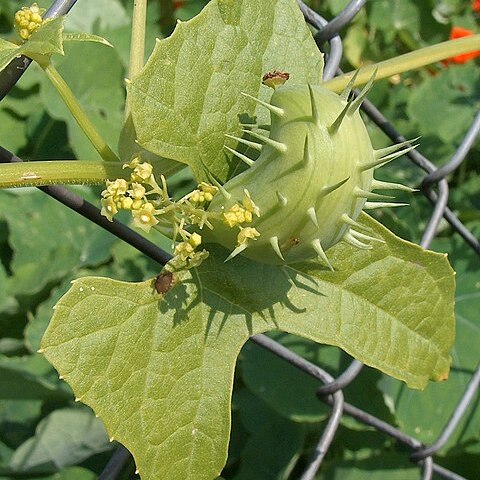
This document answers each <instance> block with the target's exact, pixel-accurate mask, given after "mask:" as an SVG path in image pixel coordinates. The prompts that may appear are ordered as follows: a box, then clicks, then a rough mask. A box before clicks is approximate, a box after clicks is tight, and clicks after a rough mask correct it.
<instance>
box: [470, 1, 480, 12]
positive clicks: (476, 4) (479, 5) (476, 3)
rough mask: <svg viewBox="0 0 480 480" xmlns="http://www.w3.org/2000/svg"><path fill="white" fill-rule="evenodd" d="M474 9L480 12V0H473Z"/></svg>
mask: <svg viewBox="0 0 480 480" xmlns="http://www.w3.org/2000/svg"><path fill="white" fill-rule="evenodd" d="M472 10H473V11H474V12H480V0H473V2H472Z"/></svg>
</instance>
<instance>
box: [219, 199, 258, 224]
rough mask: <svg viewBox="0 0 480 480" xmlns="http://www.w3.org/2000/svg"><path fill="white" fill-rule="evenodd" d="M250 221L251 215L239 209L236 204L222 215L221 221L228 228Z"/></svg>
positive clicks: (243, 209)
mask: <svg viewBox="0 0 480 480" xmlns="http://www.w3.org/2000/svg"><path fill="white" fill-rule="evenodd" d="M252 219H253V217H252V213H251V212H249V211H248V210H246V209H245V208H243V207H241V206H240V205H239V204H238V203H236V204H235V205H233V206H232V207H231V208H230V209H229V210H228V211H227V212H225V213H224V214H223V221H224V222H225V223H226V224H227V225H228V226H229V227H230V228H233V227H235V226H236V225H240V224H242V223H250V222H251V221H252Z"/></svg>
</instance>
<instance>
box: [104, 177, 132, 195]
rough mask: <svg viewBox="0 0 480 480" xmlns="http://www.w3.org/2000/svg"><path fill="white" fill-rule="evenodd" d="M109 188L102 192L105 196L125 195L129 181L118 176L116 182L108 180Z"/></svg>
mask: <svg viewBox="0 0 480 480" xmlns="http://www.w3.org/2000/svg"><path fill="white" fill-rule="evenodd" d="M106 186H107V188H106V189H105V190H104V191H103V192H102V196H103V197H105V198H106V197H108V196H112V197H115V196H117V195H125V194H126V193H127V189H128V182H127V181H126V180H124V179H123V178H117V180H115V181H114V182H111V181H110V180H107V182H106Z"/></svg>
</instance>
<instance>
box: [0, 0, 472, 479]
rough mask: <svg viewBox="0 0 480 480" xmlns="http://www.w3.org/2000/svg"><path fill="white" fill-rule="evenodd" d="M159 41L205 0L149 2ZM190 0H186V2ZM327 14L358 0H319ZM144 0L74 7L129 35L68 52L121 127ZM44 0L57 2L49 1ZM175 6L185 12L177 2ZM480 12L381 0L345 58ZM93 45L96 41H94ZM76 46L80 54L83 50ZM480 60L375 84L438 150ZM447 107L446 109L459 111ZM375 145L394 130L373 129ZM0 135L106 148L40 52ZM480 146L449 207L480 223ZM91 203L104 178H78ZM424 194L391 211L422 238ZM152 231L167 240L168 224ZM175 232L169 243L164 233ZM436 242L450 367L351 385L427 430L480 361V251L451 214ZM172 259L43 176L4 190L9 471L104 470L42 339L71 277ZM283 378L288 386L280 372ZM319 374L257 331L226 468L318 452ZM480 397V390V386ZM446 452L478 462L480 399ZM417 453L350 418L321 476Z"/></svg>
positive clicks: (86, 91)
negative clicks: (69, 107) (47, 71)
mask: <svg viewBox="0 0 480 480" xmlns="http://www.w3.org/2000/svg"><path fill="white" fill-rule="evenodd" d="M149 3H150V5H149V42H148V44H149V50H148V51H149V52H150V51H151V49H152V48H153V44H154V38H155V36H164V35H166V34H168V33H169V32H170V31H171V28H172V26H173V24H174V18H173V16H175V17H178V18H180V19H188V18H190V17H191V16H192V15H194V14H196V13H197V12H198V11H199V10H200V9H201V7H202V6H203V4H204V3H206V2H202V1H197V0H187V1H185V2H184V3H183V6H180V7H179V8H177V9H176V10H173V9H172V8H169V9H167V10H165V8H164V9H163V10H161V7H162V6H163V7H165V6H168V5H167V4H169V3H170V2H168V1H165V0H163V1H152V2H149ZM178 3H181V2H177V4H178ZM309 3H310V5H311V6H312V7H313V8H315V9H317V10H318V11H319V12H320V13H322V14H323V15H324V16H326V17H327V18H330V17H331V16H332V15H335V14H336V13H338V12H339V11H340V10H341V8H342V7H343V6H344V5H345V4H346V3H347V2H346V1H342V0H328V1H314V0H312V1H311V2H309ZM130 4H131V2H128V1H123V2H121V1H119V0H102V8H101V9H99V8H98V1H97V0H81V1H79V4H78V5H77V6H76V7H75V8H74V9H73V10H72V13H71V15H69V20H68V23H67V30H69V31H80V30H82V31H87V32H91V33H95V34H98V35H102V36H104V37H105V38H107V39H108V40H109V41H110V42H111V43H112V44H114V45H115V47H116V49H115V50H111V49H107V48H101V47H98V46H97V45H85V44H82V45H70V46H68V47H67V48H70V49H77V48H78V49H82V52H81V54H79V55H71V56H70V57H69V56H67V57H66V58H65V59H57V60H56V65H57V66H58V68H59V70H60V71H61V72H62V74H63V75H64V76H65V78H66V79H67V81H68V83H69V84H70V85H71V87H72V89H73V90H74V92H75V94H76V95H77V97H78V98H79V99H80V102H81V103H82V106H83V107H84V108H85V109H86V110H87V112H88V113H89V114H90V115H91V117H92V118H93V119H94V121H95V123H96V125H97V126H98V128H99V130H100V131H101V132H102V134H103V135H104V136H105V137H106V139H107V140H108V141H110V142H111V143H112V144H114V139H115V138H116V136H117V132H118V131H119V129H120V128H121V122H122V108H123V102H124V87H123V78H124V76H125V67H126V63H127V61H128V44H129V38H128V33H129V18H130V11H129V9H130V8H131V7H130ZM19 6H21V2H18V1H12V0H0V34H1V35H2V36H3V37H4V38H8V36H9V35H11V34H12V32H11V28H10V24H11V18H12V17H13V12H14V11H15V10H16V9H17V8H18V7H19ZM42 6H43V5H42ZM164 12H167V13H168V12H170V13H171V14H172V15H173V16H171V15H165V14H164ZM478 21H479V19H478V17H475V15H474V13H473V12H472V10H471V3H470V1H464V0H448V1H447V0H441V1H433V0H427V1H424V2H416V1H414V0H401V1H398V2H397V1H396V0H373V1H370V2H368V3H367V8H366V9H365V10H364V11H362V12H361V14H360V15H358V16H357V18H356V19H355V20H354V21H353V22H352V24H351V26H350V27H349V28H348V29H347V30H345V31H344V32H342V33H343V36H344V39H345V60H344V65H342V67H343V68H344V69H345V70H350V69H352V68H355V67H358V66H359V65H360V64H361V63H362V62H371V61H372V62H373V61H377V60H380V59H384V58H390V57H393V56H395V55H398V54H399V53H404V52H406V51H409V50H412V49H415V48H418V47H420V46H423V45H425V44H431V43H435V42H438V41H441V40H444V39H447V38H448V35H449V31H450V28H451V26H452V25H457V26H463V27H466V28H470V29H471V30H474V31H478V29H479V23H478ZM85 49H86V50H85ZM72 59H74V60H72ZM479 77H480V70H479V68H478V63H477V64H475V63H474V62H470V63H467V64H465V65H451V66H449V67H448V68H446V67H444V66H442V65H435V66H432V67H429V68H425V69H422V70H421V71H418V72H411V73H408V74H404V75H402V76H401V77H399V78H393V79H391V81H383V82H378V84H377V85H376V86H375V88H374V90H373V91H372V93H371V94H370V96H369V98H370V99H371V100H372V101H373V102H374V103H375V104H376V105H377V106H378V107H379V108H380V109H381V110H382V112H383V113H384V114H385V115H386V116H387V118H389V119H390V120H392V121H393V123H394V124H395V125H396V127H397V128H398V129H399V130H400V131H401V132H402V133H403V134H404V135H405V136H406V137H407V138H408V137H415V136H417V135H422V140H421V147H420V150H421V152H422V153H424V154H425V155H426V156H427V157H429V158H431V159H432V161H434V162H435V163H436V164H438V165H440V164H442V163H443V162H445V161H447V160H448V159H449V157H450V155H451V154H452V153H453V152H454V151H455V150H456V148H457V147H458V145H459V143H460V141H461V139H462V136H463V135H464V134H465V132H466V130H467V128H468V127H469V125H470V123H471V121H472V120H473V116H474V114H475V112H476V111H478V107H479V105H480V91H479V85H480V82H479V80H480V78H479ZM447 112H448V114H447ZM371 135H372V138H373V142H374V145H375V147H377V148H379V147H382V146H385V145H387V144H388V141H387V139H386V138H385V137H384V136H383V134H381V133H380V132H379V131H378V130H376V129H375V128H373V127H372V128H371ZM0 145H2V146H4V147H5V148H8V149H9V150H11V151H14V152H15V153H17V154H19V155H20V156H21V157H22V158H24V159H25V160H29V159H32V160H33V159H34V160H38V159H58V158H72V159H73V158H82V159H94V158H97V156H96V155H97V154H96V152H95V151H94V150H93V149H92V147H91V146H90V145H89V144H88V142H87V140H86V139H85V138H84V136H83V133H82V132H80V131H79V130H78V128H77V127H76V125H75V123H74V121H73V120H72V119H71V117H70V115H69V114H68V112H67V111H66V110H65V108H64V107H63V105H62V104H61V101H60V99H59V98H58V96H57V94H56V92H55V91H54V90H53V89H52V87H50V85H49V84H48V81H47V79H44V78H43V77H42V75H41V72H40V71H39V69H37V68H36V67H35V66H32V67H31V68H30V69H29V71H28V72H27V74H26V75H24V77H23V78H22V80H21V81H20V82H19V84H18V85H17V86H16V87H15V89H14V90H13V91H12V92H11V94H10V95H9V96H8V97H7V98H6V99H5V100H4V101H2V102H1V103H0ZM479 152H480V148H479V145H478V144H477V146H476V147H475V148H474V149H473V150H472V152H471V154H470V156H469V160H468V161H467V162H464V164H463V165H462V167H461V168H460V169H459V170H458V171H457V172H455V174H454V175H453V176H452V178H451V183H450V185H451V188H452V193H451V202H450V204H451V206H452V208H453V209H454V210H455V211H456V212H457V214H458V215H459V217H460V219H461V220H462V221H464V222H465V223H466V224H467V226H468V227H469V228H470V229H471V230H473V231H474V233H476V234H477V236H478V234H479V233H480V228H479V225H480V210H479V208H480V205H479V203H478V202H479V199H480V195H479V194H480V182H478V176H477V175H478V173H479V170H480V162H479ZM381 175H383V178H382V179H385V180H397V181H402V182H404V183H407V184H410V185H412V186H416V185H418V182H419V179H420V178H421V177H420V172H419V170H418V169H417V168H416V167H413V166H412V165H411V164H410V163H409V162H408V161H407V160H402V161H397V162H395V163H394V164H393V165H391V166H389V167H387V168H385V169H382V170H381ZM191 186H192V180H191V176H190V175H189V173H188V172H187V171H183V172H181V173H180V174H177V175H176V177H175V178H174V179H173V183H172V190H174V191H175V192H176V194H177V195H180V194H181V192H182V191H185V189H187V188H188V189H189V188H190V187H191ZM77 190H78V191H79V193H80V194H81V195H83V196H85V197H87V198H89V199H90V200H92V201H93V202H96V201H97V199H98V189H87V188H78V189H77ZM408 200H409V201H410V202H411V204H412V206H411V208H407V209H397V210H395V211H393V212H392V211H389V212H384V213H381V214H379V215H380V216H381V217H382V218H381V220H382V222H383V223H384V224H386V225H387V226H388V227H389V228H390V229H391V230H392V231H394V232H396V233H397V234H398V235H400V236H402V237H403V238H407V239H410V240H412V241H415V242H418V241H419V240H420V238H421V235H422V232H423V228H424V227H425V225H426V222H427V220H428V218H429V213H430V206H429V204H428V203H427V201H426V200H424V199H423V198H422V196H421V195H418V196H414V197H413V198H409V199H408ZM154 241H158V243H161V244H163V245H165V244H164V240H163V239H161V238H160V237H159V238H158V239H155V238H154ZM162 242H163V243H162ZM433 247H434V249H436V250H438V251H442V252H448V253H449V256H450V261H451V262H452V264H453V266H454V268H455V270H456V271H457V307H456V309H457V321H458V326H457V329H458V330H457V340H456V345H455V349H454V351H453V368H452V372H451V376H450V379H449V380H448V382H446V383H443V384H432V385H429V387H428V388H427V389H426V390H425V391H422V392H417V391H411V390H409V389H408V388H407V387H406V386H404V385H403V384H401V383H400V382H398V381H396V380H393V379H391V378H389V377H386V376H383V375H381V374H380V373H378V372H377V371H374V370H371V369H368V368H365V369H364V371H362V373H361V374H360V376H359V377H358V378H357V379H356V380H355V382H354V383H353V384H352V385H351V386H349V387H348V388H347V389H346V392H345V393H346V397H347V400H348V401H350V402H352V403H353V404H355V405H357V406H360V407H364V408H365V409H366V410H367V411H369V412H370V413H373V414H375V415H376V416H378V417H380V418H382V419H384V420H386V421H388V422H390V423H392V424H395V425H398V426H399V427H400V428H401V429H402V430H404V431H406V432H407V433H409V434H412V435H415V436H416V437H417V438H419V439H420V440H422V441H424V442H426V443H428V442H431V441H433V440H434V439H435V438H436V435H438V433H439V432H440V430H441V428H442V426H443V424H444V423H445V422H446V420H447V419H448V416H449V414H450V412H451V411H452V409H453V407H454V405H455V403H456V399H457V398H458V396H459V394H460V392H461V391H462V390H463V389H464V387H465V385H466V383H467V382H468V380H469V375H470V373H471V372H472V370H473V369H474V368H475V366H476V363H477V361H478V345H479V344H480V321H479V319H478V315H477V313H478V311H479V308H480V294H479V287H480V285H479V284H478V275H477V274H476V272H478V269H479V266H480V265H479V264H480V261H479V259H478V258H477V257H476V256H475V255H474V254H473V253H471V251H470V250H469V249H468V248H467V247H466V245H465V244H464V243H462V242H461V240H459V238H458V236H456V235H453V234H452V232H451V230H450V228H449V227H448V225H446V224H443V223H442V224H441V231H440V236H439V238H438V239H437V240H436V241H435V244H434V246H433ZM158 271H159V266H158V265H156V264H154V263H153V262H150V261H149V260H148V259H146V258H145V257H143V256H142V255H141V254H139V253H138V252H136V251H135V250H134V249H133V248H131V247H129V246H128V245H125V244H123V243H121V242H119V241H117V240H115V239H114V238H113V237H112V236H111V235H109V234H108V233H106V232H103V231H102V230H100V229H98V228H97V227H95V226H93V225H91V224H90V223H89V222H88V221H86V220H84V219H82V218H80V217H78V216H77V215H75V214H74V213H72V212H70V211H67V210H66V209H65V208H64V207H62V206H61V205H59V204H57V203H56V202H54V201H53V200H51V199H50V198H47V197H46V196H45V195H43V194H42V193H41V192H38V191H33V190H27V189H26V190H17V191H0V479H16V478H24V479H30V478H32V479H33V478H41V479H71V480H77V479H78V480H85V479H93V478H96V477H98V474H99V473H100V472H101V470H102V468H103V466H104V464H105V463H106V461H107V460H108V458H109V456H110V455H111V453H112V448H113V445H112V444H111V443H110V442H109V441H108V438H107V437H106V434H105V431H104V429H103V426H102V424H101V422H100V421H99V420H97V419H95V417H94V415H93V414H92V412H91V411H90V410H89V409H88V408H87V407H85V406H82V405H81V404H78V403H75V402H74V400H73V396H72V394H71V392H70V390H69V388H68V386H67V385H66V383H65V382H62V381H60V380H59V379H58V376H57V374H56V372H55V371H54V370H53V368H52V367H51V366H50V365H49V364H48V363H47V362H46V360H45V359H44V358H43V357H41V356H40V355H38V354H37V353H36V350H37V349H38V348H39V341H40V338H41V336H42V335H43V332H44V330H45V328H46V325H47V323H48V321H49V320H50V318H51V312H52V310H51V309H52V307H53V305H54V304H55V303H56V302H57V300H58V299H59V298H60V296H61V295H62V294H63V293H64V292H65V291H66V290H67V289H68V288H69V286H70V281H71V280H72V279H74V278H78V277H81V276H85V275H95V276H110V277H112V278H116V279H119V280H123V281H141V280H144V279H148V278H150V277H152V276H154V275H156V274H157V273H158ZM275 338H276V339H277V340H278V341H280V342H281V343H283V344H285V345H287V346H288V347H289V348H290V349H292V350H293V351H295V352H297V353H300V354H301V355H302V356H304V357H305V358H307V359H309V360H311V361H313V362H315V363H317V364H319V365H321V366H323V367H325V368H327V369H328V370H329V371H330V372H331V373H332V374H333V375H335V374H336V373H339V372H341V371H342V369H344V368H345V366H346V365H347V364H348V362H349V361H350V360H351V359H350V358H349V357H348V356H347V355H346V354H344V353H343V352H341V351H340V350H339V349H337V348H333V347H326V346H319V345H317V344H314V343H313V342H309V341H306V340H304V339H300V338H297V337H293V336H291V335H286V334H275ZM283 385H284V386H285V388H279V386H283ZM316 386H317V385H316V382H313V381H312V380H311V379H310V378H309V377H307V376H305V375H303V374H301V373H299V372H298V371H296V370H293V369H292V367H290V366H289V365H286V364H284V363H283V362H281V361H280V360H278V359H276V358H275V357H273V356H272V355H270V354H268V353H266V352H264V351H263V350H261V349H260V348H259V347H257V346H256V345H253V344H247V345H246V346H245V347H244V349H243V350H242V352H241V355H240V359H239V362H238V368H237V372H236V379H235V390H234V409H233V430H232V437H231V444H230V450H229V460H228V463H227V466H226V467H225V470H224V472H223V474H222V476H223V477H224V478H225V479H235V480H241V479H245V480H250V479H255V478H262V479H286V478H296V477H297V476H298V474H299V472H301V471H302V468H303V467H304V465H305V462H306V461H308V458H309V456H310V454H311V452H312V450H313V447H314V445H315V442H316V441H317V439H318V437H319V435H320V432H321V431H322V428H323V422H324V421H325V418H326V415H327V410H326V407H324V406H323V405H322V404H321V403H320V402H318V401H316V400H315V396H314V392H315V388H316ZM477 403H478V401H477ZM465 418H466V419H468V422H467V421H466V420H465V421H464V424H463V425H461V426H460V427H459V428H458V429H457V431H456V433H455V435H454V436H453V437H452V439H451V441H450V442H449V443H448V444H447V446H446V447H445V448H444V449H443V450H442V452H441V455H440V456H439V457H438V458H437V461H438V462H439V463H441V464H444V465H446V466H449V467H451V468H453V470H454V471H456V472H458V473H460V474H462V475H464V476H465V477H467V478H472V479H473V478H475V475H476V474H478V464H479V462H480V438H479V437H480V410H479V409H477V410H473V409H472V411H471V412H469V413H468V414H467V415H466V417H465ZM407 458H408V452H406V451H405V450H404V449H403V448H402V447H401V446H399V445H397V444H395V443H394V442H392V441H391V440H389V439H388V438H386V437H384V436H383V435H381V434H379V433H377V432H375V431H372V430H370V429H368V428H366V427H365V426H363V425H361V424H358V423H357V422H355V421H353V420H351V419H349V418H348V417H345V418H344V419H343V421H342V425H341V428H340V432H339V434H338V436H337V437H336V440H335V443H334V445H333V446H332V448H331V449H330V452H329V455H328V457H327V460H326V463H325V467H324V469H323V470H322V473H321V474H319V478H325V479H337V478H338V479H349V480H357V479H363V478H366V477H367V476H368V478H372V477H374V478H375V476H378V478H379V479H380V478H399V479H407V478H408V479H409V478H412V479H414V478H420V474H419V471H418V469H416V468H415V467H412V465H411V464H409V463H408V461H407V460H406V459H407Z"/></svg>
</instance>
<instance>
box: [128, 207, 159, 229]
mask: <svg viewBox="0 0 480 480" xmlns="http://www.w3.org/2000/svg"><path fill="white" fill-rule="evenodd" d="M157 213H158V212H157V211H156V210H155V206H154V205H153V204H152V203H150V202H146V203H144V204H143V206H142V207H141V208H138V209H135V210H133V209H132V216H133V225H134V226H136V227H139V228H141V229H142V230H145V231H146V232H149V231H150V229H151V228H152V227H153V226H154V225H156V224H157V223H158V220H157V219H156V218H155V215H156V214H157Z"/></svg>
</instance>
